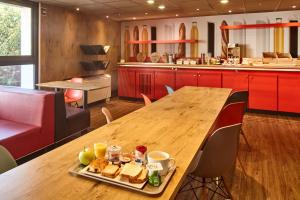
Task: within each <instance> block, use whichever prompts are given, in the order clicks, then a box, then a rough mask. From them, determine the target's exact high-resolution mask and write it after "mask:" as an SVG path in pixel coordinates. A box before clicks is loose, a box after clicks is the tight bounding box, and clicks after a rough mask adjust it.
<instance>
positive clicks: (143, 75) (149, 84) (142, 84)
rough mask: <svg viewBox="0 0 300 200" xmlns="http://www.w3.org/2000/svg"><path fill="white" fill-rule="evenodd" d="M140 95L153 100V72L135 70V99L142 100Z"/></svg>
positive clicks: (150, 70)
mask: <svg viewBox="0 0 300 200" xmlns="http://www.w3.org/2000/svg"><path fill="white" fill-rule="evenodd" d="M141 93H143V94H145V95H146V96H147V97H149V98H150V99H154V70H152V69H137V70H136V98H142V96H141Z"/></svg>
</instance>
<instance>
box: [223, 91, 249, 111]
mask: <svg viewBox="0 0 300 200" xmlns="http://www.w3.org/2000/svg"><path fill="white" fill-rule="evenodd" d="M248 98H249V92H248V91H247V90H240V91H233V92H232V93H231V94H230V96H229V97H228V99H227V101H226V103H225V105H228V104H231V103H237V102H244V103H245V109H246V108H247V106H248Z"/></svg>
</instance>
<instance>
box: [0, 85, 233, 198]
mask: <svg viewBox="0 0 300 200" xmlns="http://www.w3.org/2000/svg"><path fill="white" fill-rule="evenodd" d="M230 92H231V90H230V89H224V88H197V87H184V88H182V89H179V90H177V91H176V92H175V93H174V94H172V95H168V96H166V97H164V98H162V99H160V100H158V101H156V102H154V103H152V104H151V105H149V106H145V107H143V108H141V109H139V110H137V111H135V112H132V113H130V114H128V115H126V116H124V117H122V118H119V119H117V120H115V121H113V122H112V123H111V124H108V125H105V126H103V127H101V128H99V129H96V130H94V131H92V132H90V133H88V134H86V135H84V136H82V137H80V138H78V139H76V140H73V141H72V142H69V143H67V144H65V145H63V146H61V147H59V148H57V149H54V150H53V151H50V152H48V153H46V154H44V155H42V156H40V157H38V158H36V159H34V160H32V161H30V162H27V163H25V164H23V165H21V166H19V167H17V168H15V169H13V170H11V171H8V172H6V173H4V174H2V175H0V194H1V196H2V197H5V198H7V199H51V200H53V199H101V200H102V199H107V200H112V199H118V200H119V199H130V200H141V199H154V197H150V196H145V195H143V194H140V193H135V192H132V191H129V190H126V189H122V188H119V187H116V186H111V185H107V184H104V183H101V182H96V181H93V180H89V179H84V178H80V177H74V176H71V175H70V174H69V173H68V170H69V169H70V168H71V167H72V166H74V165H75V164H76V163H78V161H77V157H78V153H79V151H81V150H82V149H83V147H84V146H86V147H88V146H89V147H92V145H93V143H95V142H107V143H108V144H117V145H120V146H121V147H122V148H123V150H125V151H126V150H127V151H132V150H133V149H134V148H135V146H136V145H146V146H147V147H148V151H152V150H162V151H166V152H168V153H169V154H170V155H171V157H173V158H175V160H176V165H177V169H176V172H175V174H174V175H173V177H172V179H171V180H170V182H169V184H168V186H167V188H166V190H165V191H164V192H163V194H162V195H161V196H158V197H155V199H173V198H174V197H175V196H176V193H177V192H178V190H179V188H180V185H181V184H182V182H183V180H184V178H185V176H186V175H187V173H188V169H189V167H190V166H191V163H192V161H193V159H194V157H195V155H196V153H197V152H198V150H199V149H200V146H201V145H202V143H203V140H204V139H205V137H206V136H207V133H208V131H209V129H210V128H211V127H212V124H213V123H214V121H215V119H216V117H217V115H218V114H219V112H220V111H221V109H222V107H223V105H224V104H225V101H226V99H227V98H228V96H229V94H230Z"/></svg>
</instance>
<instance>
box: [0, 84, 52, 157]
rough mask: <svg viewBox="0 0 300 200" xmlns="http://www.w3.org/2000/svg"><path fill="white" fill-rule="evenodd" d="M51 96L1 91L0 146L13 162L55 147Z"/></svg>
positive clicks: (5, 88) (38, 93) (7, 90)
mask: <svg viewBox="0 0 300 200" xmlns="http://www.w3.org/2000/svg"><path fill="white" fill-rule="evenodd" d="M54 127H55V125H54V93H52V92H46V91H37V90H26V89H20V88H7V87H0V144H1V145H3V146H4V147H6V148H7V149H8V150H9V151H10V153H11V154H12V155H13V157H14V158H15V159H19V158H21V157H23V156H26V155H28V154H30V153H32V152H34V151H37V150H39V149H42V148H44V147H46V146H48V145H50V144H53V143H54Z"/></svg>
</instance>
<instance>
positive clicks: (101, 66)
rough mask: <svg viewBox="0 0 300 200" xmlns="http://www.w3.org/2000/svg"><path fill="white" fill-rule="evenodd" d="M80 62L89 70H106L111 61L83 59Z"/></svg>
mask: <svg viewBox="0 0 300 200" xmlns="http://www.w3.org/2000/svg"><path fill="white" fill-rule="evenodd" d="M80 64H81V66H82V67H83V68H84V69H85V70H87V71H91V70H105V69H106V68H107V66H108V64H109V61H91V62H86V61H82V62H80Z"/></svg>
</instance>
